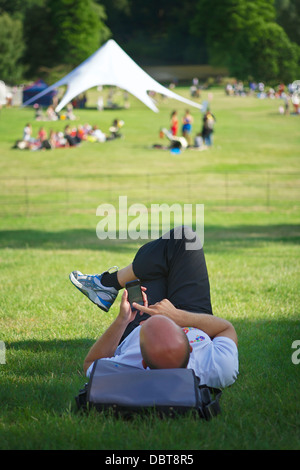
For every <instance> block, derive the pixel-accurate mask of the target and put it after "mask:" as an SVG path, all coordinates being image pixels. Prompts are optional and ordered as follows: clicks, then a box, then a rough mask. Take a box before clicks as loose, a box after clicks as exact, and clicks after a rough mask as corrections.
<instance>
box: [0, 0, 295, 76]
mask: <svg viewBox="0 0 300 470" xmlns="http://www.w3.org/2000/svg"><path fill="white" fill-rule="evenodd" d="M299 20H300V0H189V1H188V2H186V3H185V4H183V3H182V2H181V1H179V0H151V1H145V0H14V2H11V1H9V0H0V26H1V28H0V56H1V61H0V78H1V79H4V80H6V81H8V82H16V81H18V80H19V79H21V78H22V77H25V76H27V77H31V78H32V77H34V76H40V75H41V73H42V72H43V71H45V70H46V71H47V72H49V70H52V71H53V70H55V69H57V68H59V67H62V73H64V72H65V71H66V70H67V69H68V68H72V67H74V66H75V65H78V64H79V63H80V62H82V61H83V60H84V59H86V58H87V57H88V56H89V55H90V54H92V53H93V52H94V51H95V50H97V49H98V48H99V47H100V45H101V44H103V43H104V42H105V41H106V40H107V39H108V38H109V37H112V38H114V39H115V40H116V41H117V42H118V43H119V44H120V46H121V47H123V48H124V49H125V50H126V52H127V53H128V54H129V55H131V56H132V57H133V58H134V59H135V60H136V61H137V62H139V63H140V64H141V65H149V64H155V65H159V64H207V63H210V64H213V65H219V66H220V65H222V66H226V67H227V68H228V70H229V73H230V75H232V76H235V77H236V78H238V79H242V80H245V79H249V78H252V79H255V80H265V81H269V82H272V81H275V82H276V81H277V82H278V81H285V82H289V81H292V80H295V79H299V77H300V70H299V62H300V33H299V31H300V30H299V27H298V25H299Z"/></svg>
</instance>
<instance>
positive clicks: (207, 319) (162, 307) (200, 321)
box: [133, 299, 238, 345]
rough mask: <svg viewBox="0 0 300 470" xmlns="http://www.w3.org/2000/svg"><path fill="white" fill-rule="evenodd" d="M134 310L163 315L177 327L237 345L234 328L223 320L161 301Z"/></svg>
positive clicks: (136, 305)
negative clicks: (198, 331) (189, 328)
mask: <svg viewBox="0 0 300 470" xmlns="http://www.w3.org/2000/svg"><path fill="white" fill-rule="evenodd" d="M133 306H134V308H136V309H138V310H140V311H141V312H143V313H148V314H149V315H164V316H166V317H169V318H171V320H173V321H174V322H175V323H176V324H177V325H178V326H181V327H185V326H191V327H193V328H198V329H199V330H202V331H204V332H205V333H206V334H207V335H208V336H209V337H210V338H211V339H213V338H217V337H218V336H225V337H226V338H230V339H232V340H233V341H234V342H235V344H236V345H237V343H238V341H237V334H236V331H235V328H234V326H233V325H232V324H231V323H230V322H229V321H227V320H225V319H223V318H219V317H216V316H215V315H209V314H207V313H192V312H187V311H186V310H180V309H177V308H176V307H174V305H173V304H172V303H171V302H170V301H169V300H168V299H163V300H162V301H161V302H157V303H156V304H154V305H150V306H149V307H147V306H146V307H145V306H141V305H138V304H133Z"/></svg>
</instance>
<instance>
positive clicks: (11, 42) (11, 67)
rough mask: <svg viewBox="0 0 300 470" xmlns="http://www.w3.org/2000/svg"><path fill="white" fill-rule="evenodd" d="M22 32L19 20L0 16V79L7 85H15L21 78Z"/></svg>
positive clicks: (5, 15)
mask: <svg viewBox="0 0 300 470" xmlns="http://www.w3.org/2000/svg"><path fill="white" fill-rule="evenodd" d="M23 49H24V46H23V30H22V23H21V21H19V20H15V19H13V18H11V16H10V15H9V14H8V13H3V14H2V15H1V16H0V78H1V80H3V81H4V82H6V83H8V84H11V85H13V84H16V83H18V82H19V81H20V80H21V78H22V73H23V67H22V65H21V62H20V59H21V57H22V54H23Z"/></svg>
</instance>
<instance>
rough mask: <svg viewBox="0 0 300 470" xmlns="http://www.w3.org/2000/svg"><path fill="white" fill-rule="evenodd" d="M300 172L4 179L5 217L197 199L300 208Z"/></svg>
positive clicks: (0, 197) (0, 181) (0, 191)
mask: <svg viewBox="0 0 300 470" xmlns="http://www.w3.org/2000/svg"><path fill="white" fill-rule="evenodd" d="M299 183H300V173H295V172H294V173H279V172H266V173H261V172H219V173H212V172H211V173H210V172H203V173H193V172H189V173H163V174H154V173H153V174H150V173H147V174H143V175H138V174H124V175H116V174H106V175H100V176H99V175H96V176H93V175H91V176H86V175H84V176H58V177H36V178H34V177H33V178H32V177H30V178H29V177H19V178H18V177H15V178H10V177H9V178H5V177H2V178H0V203H1V209H0V217H6V216H20V215H23V216H24V215H26V216H39V215H48V214H53V213H55V214H58V213H64V214H71V213H95V211H96V209H97V207H98V206H99V205H100V204H104V203H107V204H113V205H115V206H118V200H119V197H120V196H126V197H127V202H128V205H130V204H134V203H142V204H144V205H145V206H146V207H150V205H152V204H163V203H167V204H173V203H180V204H184V203H192V204H196V203H197V204H205V205H210V206H214V207H215V208H216V209H218V208H219V209H224V208H228V209H230V208H232V209H235V210H239V209H243V210H244V209H245V208H248V210H249V211H251V210H252V211H255V210H259V209H260V210H264V209H270V208H272V207H280V208H281V209H283V210H285V209H289V208H291V207H294V208H296V207H298V206H299V196H300V191H299V188H300V184H299Z"/></svg>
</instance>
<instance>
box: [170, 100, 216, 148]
mask: <svg viewBox="0 0 300 470" xmlns="http://www.w3.org/2000/svg"><path fill="white" fill-rule="evenodd" d="M215 121H216V118H215V116H214V115H213V114H212V113H211V111H210V110H209V109H207V110H206V112H205V113H204V115H203V120H202V129H201V131H200V132H199V133H198V134H197V135H196V136H195V138H194V145H193V144H192V138H191V135H192V130H193V123H194V118H193V116H192V115H191V113H190V111H189V110H188V109H187V110H186V111H185V113H184V116H183V118H182V123H181V124H182V126H181V134H182V137H183V138H184V139H185V140H186V142H187V147H194V148H195V147H196V148H201V147H203V146H207V147H210V146H211V145H212V134H213V132H214V124H215ZM178 130H179V119H178V114H177V111H176V110H174V111H172V113H171V121H170V132H171V134H172V136H173V138H176V137H177V135H178Z"/></svg>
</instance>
